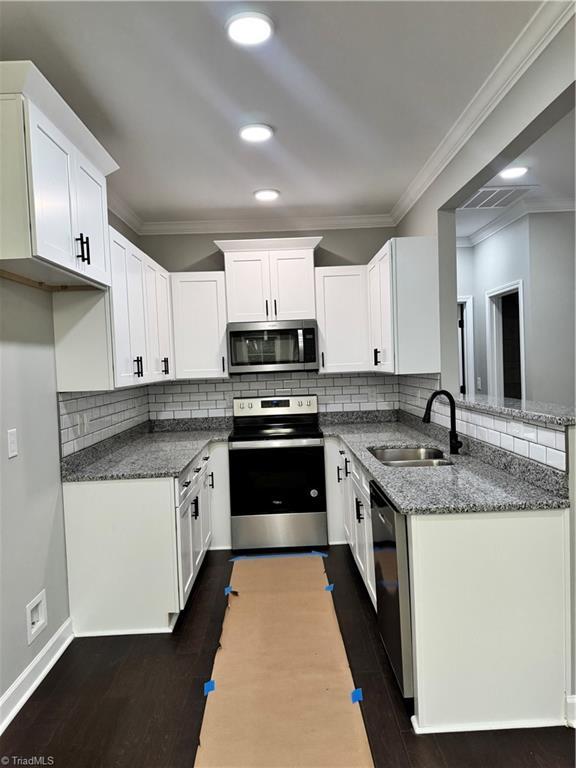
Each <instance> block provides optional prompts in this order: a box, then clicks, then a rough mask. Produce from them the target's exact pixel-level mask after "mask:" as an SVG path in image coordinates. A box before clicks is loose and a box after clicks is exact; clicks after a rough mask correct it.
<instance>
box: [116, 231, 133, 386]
mask: <svg viewBox="0 0 576 768" xmlns="http://www.w3.org/2000/svg"><path fill="white" fill-rule="evenodd" d="M129 245H130V244H129V242H128V241H127V240H126V238H124V237H122V235H120V234H119V233H118V232H116V230H114V229H112V228H110V266H111V273H112V287H111V298H112V339H113V342H114V383H115V384H116V386H117V387H127V386H130V385H131V384H136V383H137V382H138V377H137V376H136V373H135V371H136V367H135V365H134V355H133V354H132V346H131V344H132V342H131V338H130V314H129V292H128V250H129Z"/></svg>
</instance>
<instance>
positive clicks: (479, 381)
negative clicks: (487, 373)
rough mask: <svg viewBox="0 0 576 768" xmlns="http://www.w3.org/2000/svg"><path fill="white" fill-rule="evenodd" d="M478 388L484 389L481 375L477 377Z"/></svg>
mask: <svg viewBox="0 0 576 768" xmlns="http://www.w3.org/2000/svg"><path fill="white" fill-rule="evenodd" d="M476 389H482V379H481V377H480V376H478V377H477V379H476Z"/></svg>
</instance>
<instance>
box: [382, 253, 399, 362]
mask: <svg viewBox="0 0 576 768" xmlns="http://www.w3.org/2000/svg"><path fill="white" fill-rule="evenodd" d="M378 271H379V278H380V279H379V288H380V327H381V334H380V345H381V347H380V349H381V354H380V356H379V360H380V363H379V366H378V368H379V370H381V371H385V372H386V373H394V371H395V350H394V274H393V267H392V252H391V249H390V248H389V247H388V248H386V249H385V250H384V253H383V254H382V257H381V259H380V260H379V262H378Z"/></svg>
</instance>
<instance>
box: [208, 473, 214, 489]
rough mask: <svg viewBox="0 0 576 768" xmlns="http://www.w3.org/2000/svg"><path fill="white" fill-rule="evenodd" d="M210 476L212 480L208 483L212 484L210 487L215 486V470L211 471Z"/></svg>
mask: <svg viewBox="0 0 576 768" xmlns="http://www.w3.org/2000/svg"><path fill="white" fill-rule="evenodd" d="M208 477H209V478H210V480H209V481H208V485H209V486H210V488H214V472H210V474H209V475H208Z"/></svg>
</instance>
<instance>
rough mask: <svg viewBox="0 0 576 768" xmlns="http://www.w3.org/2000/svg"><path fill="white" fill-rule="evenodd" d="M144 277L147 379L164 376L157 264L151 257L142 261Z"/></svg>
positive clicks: (153, 379)
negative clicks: (161, 356)
mask: <svg viewBox="0 0 576 768" xmlns="http://www.w3.org/2000/svg"><path fill="white" fill-rule="evenodd" d="M142 269H143V278H144V314H145V324H146V325H145V328H146V354H147V371H146V372H147V376H146V381H147V382H148V381H159V380H160V379H162V378H164V375H163V373H162V363H161V360H160V327H159V318H158V291H157V281H156V275H157V272H158V267H157V265H156V264H155V263H154V262H153V261H152V260H151V259H147V258H146V259H144V260H143V262H142Z"/></svg>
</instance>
